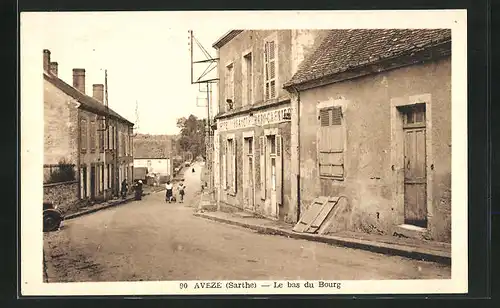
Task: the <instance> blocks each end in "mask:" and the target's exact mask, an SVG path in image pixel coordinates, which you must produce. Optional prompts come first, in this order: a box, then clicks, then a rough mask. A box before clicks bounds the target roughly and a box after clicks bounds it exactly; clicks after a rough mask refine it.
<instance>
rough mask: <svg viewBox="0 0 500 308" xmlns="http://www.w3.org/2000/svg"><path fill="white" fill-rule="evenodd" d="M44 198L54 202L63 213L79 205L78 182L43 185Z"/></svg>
mask: <svg viewBox="0 0 500 308" xmlns="http://www.w3.org/2000/svg"><path fill="white" fill-rule="evenodd" d="M43 198H44V199H43V200H44V201H48V202H52V204H53V205H54V206H56V205H57V207H58V209H59V210H60V211H61V212H62V213H63V214H65V213H67V212H69V211H71V210H74V208H75V207H78V203H79V200H78V182H77V181H74V182H65V183H54V184H45V185H43Z"/></svg>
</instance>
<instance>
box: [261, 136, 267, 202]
mask: <svg viewBox="0 0 500 308" xmlns="http://www.w3.org/2000/svg"><path fill="white" fill-rule="evenodd" d="M265 141H266V137H265V136H260V137H259V148H260V197H261V199H262V200H265V199H266V156H265V152H266V143H265Z"/></svg>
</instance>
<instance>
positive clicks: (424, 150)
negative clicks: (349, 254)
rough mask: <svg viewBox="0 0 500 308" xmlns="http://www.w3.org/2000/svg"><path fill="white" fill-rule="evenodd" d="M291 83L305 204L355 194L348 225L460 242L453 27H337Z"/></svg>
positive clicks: (302, 208)
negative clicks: (455, 223)
mask: <svg viewBox="0 0 500 308" xmlns="http://www.w3.org/2000/svg"><path fill="white" fill-rule="evenodd" d="M285 88H286V89H287V90H288V91H290V93H293V99H292V104H295V105H296V106H299V108H298V109H297V114H296V115H295V116H296V117H297V119H298V122H297V123H292V135H297V136H300V137H299V143H297V144H293V146H295V145H296V146H297V147H298V148H299V152H298V157H297V162H298V163H300V167H299V166H296V167H295V168H292V169H291V173H292V174H291V177H297V178H298V179H299V187H300V190H299V193H298V194H297V195H298V198H299V199H298V200H296V201H295V200H294V202H296V204H297V206H298V207H300V211H301V212H304V211H305V210H306V209H307V207H308V206H309V204H311V202H312V201H313V200H314V198H316V197H318V196H346V197H347V199H348V200H349V206H348V208H347V209H346V210H345V211H344V212H343V213H344V214H343V215H344V216H345V217H334V219H338V220H339V221H341V220H343V221H347V223H346V224H345V225H343V227H341V228H344V229H345V230H350V231H366V232H378V233H386V234H387V233H389V234H390V235H393V233H394V232H400V233H402V234H408V235H410V236H417V237H423V238H427V239H434V240H437V241H445V242H449V241H450V237H451V214H450V211H451V204H450V203H451V31H450V30H446V29H444V30H441V29H437V30H435V29H432V30H431V29H427V30H331V31H330V33H329V34H328V36H327V37H326V38H325V39H324V40H323V42H322V43H321V45H320V46H319V47H318V48H317V49H316V50H315V51H314V52H313V53H311V54H310V56H309V57H307V58H306V60H305V61H304V63H303V65H302V66H301V67H300V69H299V70H298V72H297V73H295V74H294V76H293V78H291V80H290V81H289V82H287V83H286V84H285ZM294 124H295V125H294ZM294 159H295V158H294V157H293V158H292V160H294ZM292 194H293V193H292Z"/></svg>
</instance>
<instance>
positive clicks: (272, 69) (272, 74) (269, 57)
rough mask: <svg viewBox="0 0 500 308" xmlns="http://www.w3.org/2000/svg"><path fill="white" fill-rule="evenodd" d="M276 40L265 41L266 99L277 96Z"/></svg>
mask: <svg viewBox="0 0 500 308" xmlns="http://www.w3.org/2000/svg"><path fill="white" fill-rule="evenodd" d="M276 53H277V48H276V41H275V40H270V41H266V42H265V43H264V95H265V96H264V97H265V100H268V99H273V98H276V79H277V78H276V77H277V76H276V73H277V65H276Z"/></svg>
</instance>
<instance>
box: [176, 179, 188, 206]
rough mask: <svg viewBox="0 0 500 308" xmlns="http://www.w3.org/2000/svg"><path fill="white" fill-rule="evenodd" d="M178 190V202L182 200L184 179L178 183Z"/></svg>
mask: <svg viewBox="0 0 500 308" xmlns="http://www.w3.org/2000/svg"><path fill="white" fill-rule="evenodd" d="M177 189H178V190H179V196H180V203H183V202H184V194H185V193H186V192H185V190H186V185H184V179H182V181H181V182H180V183H179V186H178V187H177Z"/></svg>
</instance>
